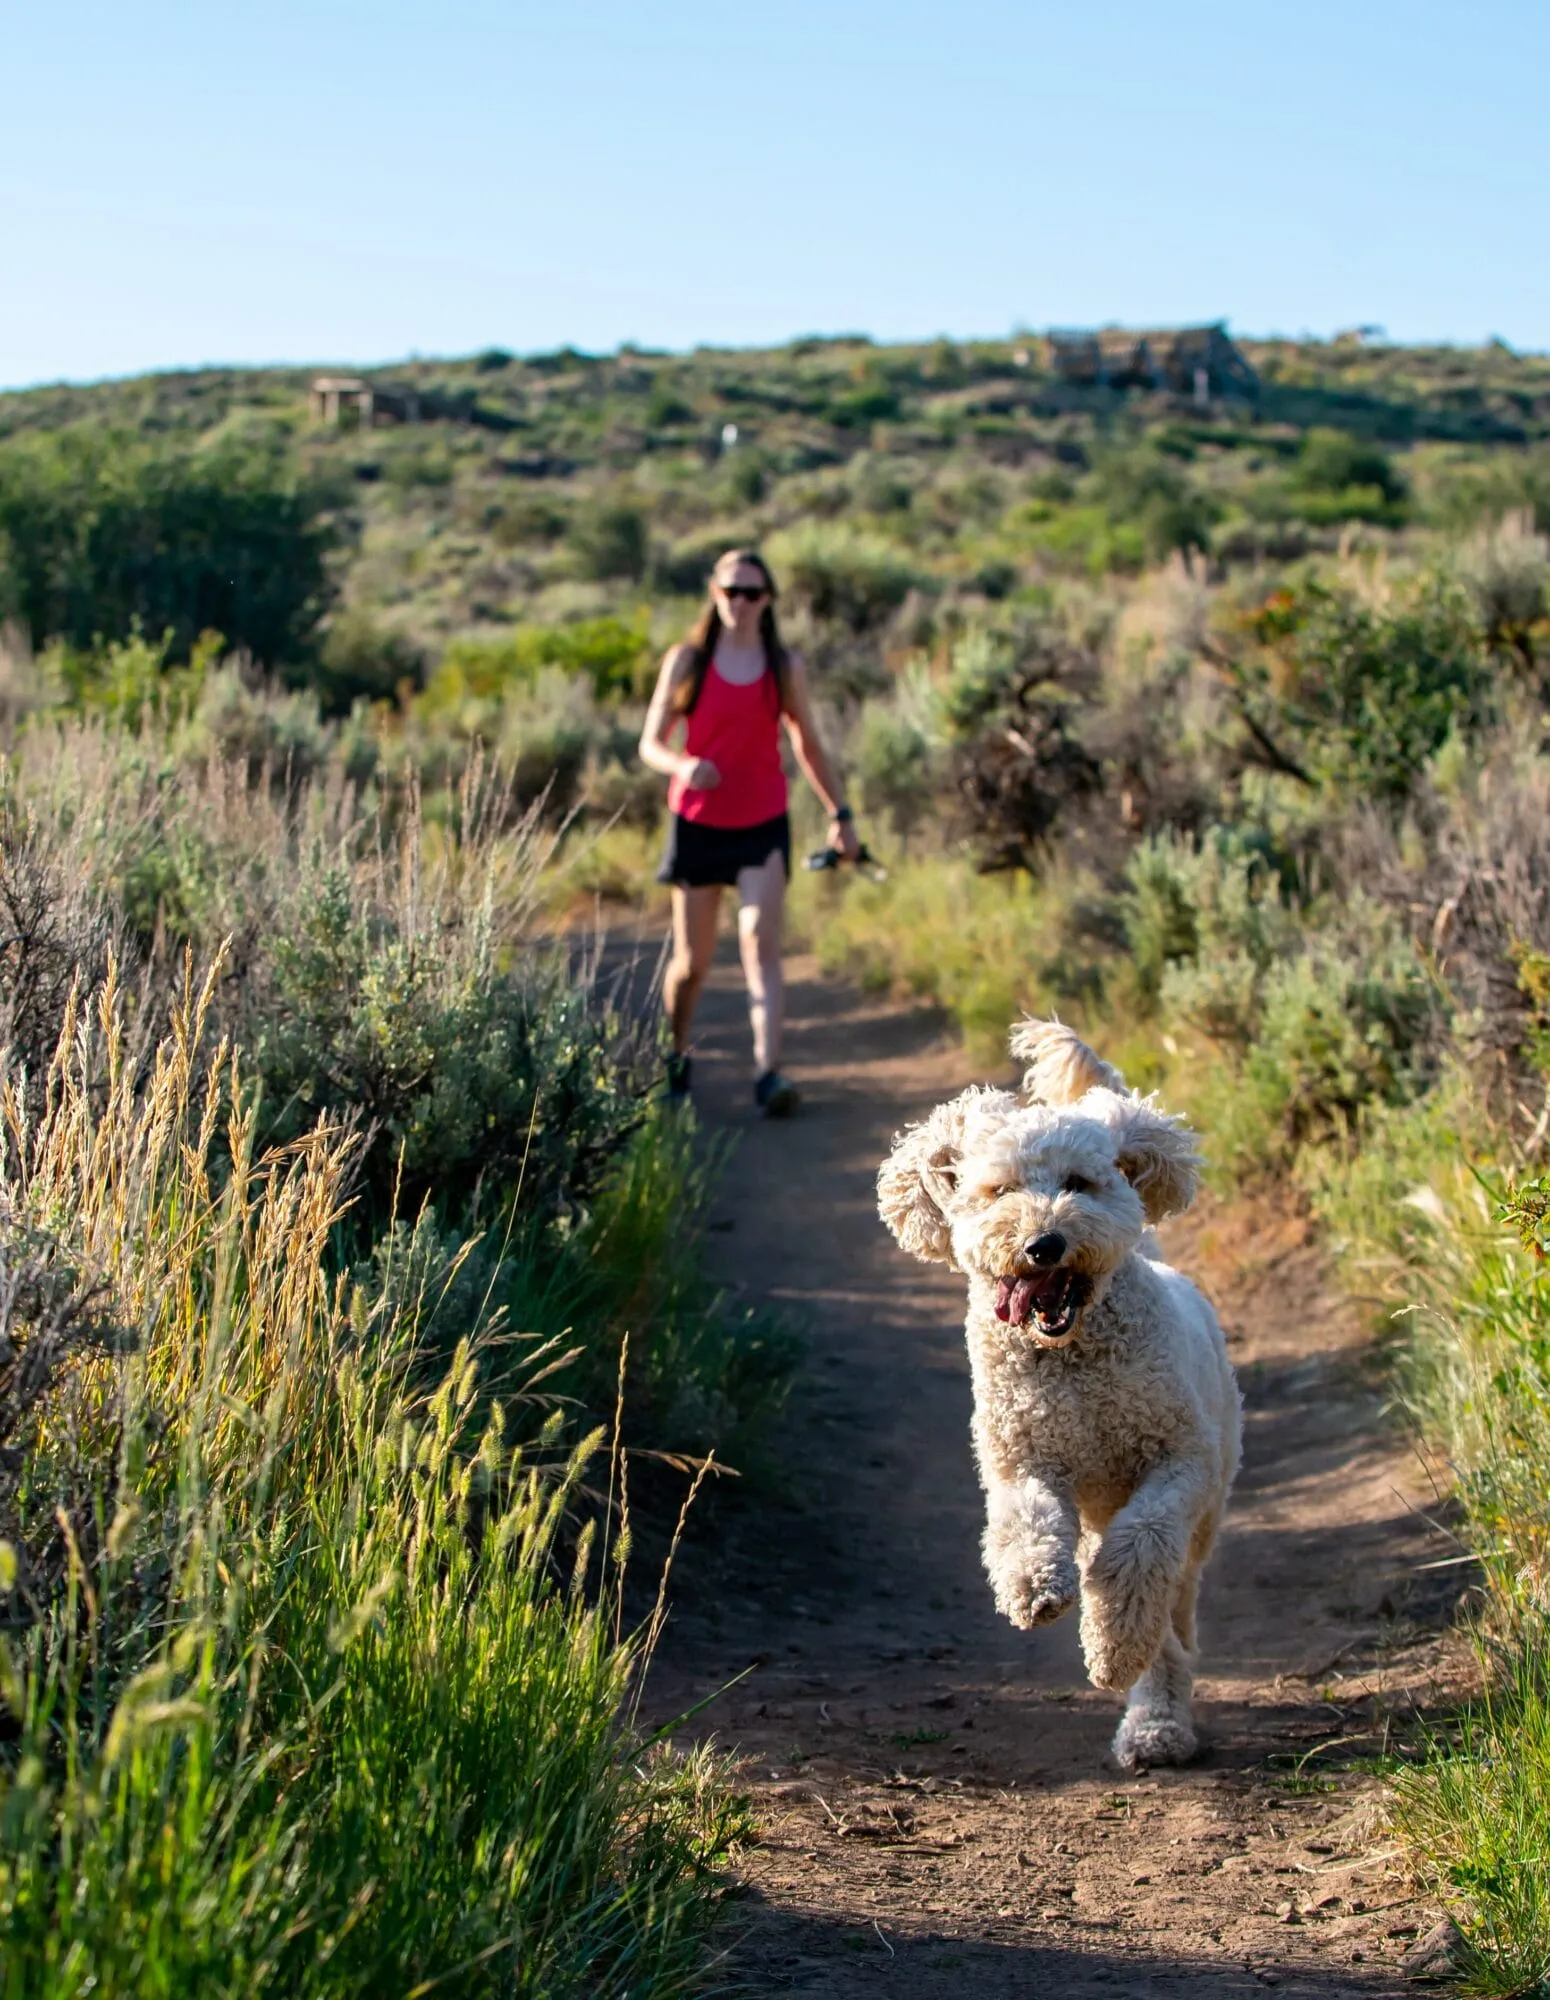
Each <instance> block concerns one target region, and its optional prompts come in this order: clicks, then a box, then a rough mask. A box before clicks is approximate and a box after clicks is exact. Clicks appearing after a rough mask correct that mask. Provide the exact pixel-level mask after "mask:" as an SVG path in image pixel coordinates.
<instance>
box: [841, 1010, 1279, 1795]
mask: <svg viewBox="0 0 1550 2000" xmlns="http://www.w3.org/2000/svg"><path fill="white" fill-rule="evenodd" d="M1011 1047H1012V1053H1013V1055H1014V1056H1016V1057H1018V1058H1019V1059H1021V1060H1022V1061H1023V1062H1024V1063H1025V1064H1026V1066H1027V1067H1026V1071H1025V1074H1024V1078H1023V1088H1022V1092H1021V1094H1020V1095H1019V1094H1017V1093H1014V1092H1012V1091H1009V1090H996V1089H990V1088H975V1089H971V1090H966V1091H965V1092H964V1093H963V1094H962V1096H960V1097H956V1098H954V1099H953V1100H952V1102H951V1103H948V1104H942V1105H939V1106H938V1107H937V1109H936V1110H935V1111H933V1112H932V1113H931V1115H930V1117H929V1118H927V1119H926V1120H925V1121H924V1122H923V1123H922V1124H920V1125H916V1126H912V1127H911V1128H910V1129H909V1130H908V1131H907V1132H904V1133H903V1134H901V1135H900V1137H899V1138H898V1139H897V1140H896V1141H895V1144H894V1149H893V1151H892V1153H891V1154H890V1155H889V1156H888V1158H887V1159H886V1160H885V1161H884V1162H883V1165H882V1168H881V1170H880V1171H879V1174H878V1206H879V1209H880V1211H881V1213H882V1217H883V1220H884V1222H885V1223H886V1224H887V1225H888V1227H889V1229H891V1230H892V1231H893V1234H894V1235H895V1236H896V1237H897V1238H898V1240H899V1242H900V1243H901V1244H902V1245H903V1247H904V1248H905V1249H906V1250H908V1251H910V1252H911V1253H912V1254H913V1255H914V1256H916V1257H920V1258H924V1259H927V1260H931V1261H937V1262H942V1263H947V1264H951V1265H952V1266H953V1267H954V1268H955V1269H957V1270H960V1271H962V1272H963V1273H964V1274H965V1276H966V1277H967V1278H968V1281H969V1311H968V1319H967V1323H966V1333H967V1337H968V1344H969V1357H970V1362H971V1365H972V1368H973V1375H974V1405H975V1407H974V1448H975V1455H976V1457H977V1458H978V1461H979V1469H980V1478H981V1481H982V1483H983V1485H984V1488H985V1497H986V1503H987V1522H986V1528H985V1540H984V1554H985V1567H986V1569H987V1570H988V1572H989V1574H990V1581H991V1585H992V1587H993V1589H994V1591H995V1596H996V1603H997V1605H998V1607H999V1608H1000V1610H1001V1611H1002V1612H1004V1613H1005V1615H1006V1616H1007V1617H1008V1618H1010V1619H1011V1621H1012V1623H1013V1624H1014V1625H1019V1626H1023V1627H1025V1628H1026V1627H1032V1626H1035V1625H1042V1624H1045V1623H1047V1622H1048V1621H1049V1620H1051V1619H1055V1618H1059V1617H1060V1616H1062V1614H1063V1613H1065V1612H1066V1611H1068V1610H1070V1608H1071V1606H1072V1605H1073V1604H1074V1603H1075V1601H1076V1598H1077V1594H1078V1591H1079V1590H1080V1593H1081V1599H1082V1611H1081V1634H1082V1649H1083V1652H1084V1653H1085V1655H1086V1658H1087V1668H1088V1672H1089V1674H1090V1675H1091V1677H1092V1679H1093V1681H1094V1682H1095V1683H1096V1685H1097V1686H1099V1687H1105V1688H1113V1689H1116V1690H1120V1689H1127V1688H1128V1689H1129V1691H1130V1692H1129V1700H1128V1702H1127V1704H1126V1709H1125V1715H1124V1719H1123V1720H1122V1722H1121V1723H1120V1726H1119V1732H1118V1734H1117V1735H1116V1737H1115V1739H1114V1754H1115V1757H1116V1759H1117V1760H1118V1761H1119V1763H1120V1764H1121V1765H1123V1766H1125V1767H1126V1768H1129V1769H1136V1768H1139V1767H1141V1766H1144V1765H1149V1764H1174V1763H1182V1762H1183V1761H1184V1760H1185V1759H1186V1758H1188V1757H1190V1756H1192V1755H1193V1754H1194V1751H1195V1748H1196V1739H1195V1730H1194V1724H1193V1722H1192V1720H1191V1716H1190V1694H1191V1690H1192V1687H1193V1681H1194V1662H1195V1599H1196V1593H1197V1590H1198V1587H1199V1580H1200V1571H1201V1568H1202V1566H1203V1564H1204V1563H1205V1560H1206V1558H1207V1556H1208V1555H1209V1554H1210V1552H1211V1546H1212V1543H1213V1542H1214V1541H1215V1539H1216V1533H1217V1529H1218V1528H1219V1527H1220V1525H1221V1520H1222V1515H1223V1512H1224V1510H1225V1508H1226V1505H1227V1496H1228V1492H1229V1491H1230V1489H1231V1486H1232V1482H1233V1478H1234V1475H1235V1474H1236V1472H1237V1469H1238V1456H1239V1448H1240V1437H1241V1429H1242V1422H1241V1408H1240V1404H1239V1399H1238V1390H1237V1384H1236V1382H1235V1381H1234V1378H1233V1372H1232V1366H1231V1364H1230V1362H1229V1361H1228V1358H1227V1347H1226V1343H1225V1341H1224V1340H1223V1338H1222V1333H1221V1328H1220V1327H1219V1326H1218V1325H1217V1322H1216V1315H1215V1314H1214V1313H1213V1312H1212V1310H1211V1308H1210V1306H1209V1305H1208V1304H1207V1303H1206V1301H1205V1299H1204V1298H1203V1297H1202V1296H1201V1294H1200V1293H1199V1292H1198V1291H1197V1290H1196V1289H1195V1287H1194V1286H1193V1285H1192V1284H1191V1283H1190V1282H1189V1280H1188V1279H1187V1278H1185V1277H1183V1276H1181V1274H1180V1273H1179V1272H1177V1271H1174V1270H1172V1269H1170V1268H1169V1266H1168V1265H1167V1264H1165V1263H1163V1262H1162V1261H1161V1260H1160V1258H1159V1257H1158V1256H1157V1255H1156V1249H1157V1246H1156V1244H1155V1242H1154V1241H1153V1240H1152V1238H1151V1235H1150V1231H1149V1227H1148V1225H1149V1224H1152V1223H1157V1222H1161V1221H1162V1220H1163V1219H1164V1218H1165V1217H1166V1216H1170V1215H1177V1214H1180V1213H1181V1212H1182V1211H1183V1210H1184V1209H1186V1208H1188V1206H1189V1205H1190V1203H1191V1201H1193V1199H1194V1196H1195V1190H1196V1185H1197V1180H1198V1173H1199V1165H1200V1162H1199V1156H1198V1154H1197V1152H1196V1150H1195V1139H1194V1135H1193V1134H1192V1133H1191V1132H1190V1131H1189V1130H1188V1128H1187V1127H1186V1126H1185V1125H1184V1123H1183V1122H1182V1120H1180V1119H1178V1118H1174V1117H1170V1116H1169V1115H1168V1114H1167V1113H1166V1112H1164V1111H1162V1110H1160V1109H1159V1108H1158V1106H1157V1105H1156V1104H1155V1103H1154V1102H1153V1100H1152V1099H1150V1098H1144V1097H1140V1096H1138V1095H1137V1094H1136V1092H1134V1091H1132V1090H1129V1089H1127V1087H1126V1085H1125V1081H1124V1078H1123V1077H1122V1076H1121V1075H1120V1074H1119V1072H1118V1071H1117V1070H1115V1069H1112V1068H1111V1067H1110V1066H1109V1064H1107V1063H1105V1062H1103V1061H1102V1060H1101V1059H1100V1058H1099V1057H1098V1056H1097V1055H1095V1054H1094V1053H1093V1051H1092V1050H1091V1049H1090V1048H1088V1047H1087V1045H1086V1044H1085V1043H1084V1042H1082V1041H1080V1040H1079V1039H1078V1038H1077V1036H1076V1035H1074V1034H1073V1033H1072V1032H1071V1030H1070V1029H1069V1028H1066V1027H1064V1026H1063V1025H1062V1024H1061V1023H1060V1022H1058V1021H1024V1022H1021V1023H1020V1024H1019V1025H1018V1026H1017V1027H1016V1028H1014V1029H1013V1031H1012V1038H1011ZM1035 1246H1037V1247H1038V1248H1039V1249H1040V1255H1038V1256H1037V1257H1030V1255H1029V1252H1030V1250H1032V1249H1033V1248H1035ZM1053 1246H1058V1252H1057V1251H1056V1250H1055V1249H1054V1247H1053ZM1056 1258H1058V1262H1052V1260H1053V1259H1056ZM1051 1285H1053V1286H1054V1287H1055V1289H1054V1291H1052V1292H1051V1293H1050V1296H1051V1297H1054V1298H1057V1299H1059V1300H1060V1301H1062V1302H1063V1304H1064V1310H1063V1311H1061V1312H1060V1313H1057V1314H1056V1315H1055V1316H1054V1318H1053V1320H1046V1318H1045V1316H1044V1309H1043V1307H1042V1305H1041V1306H1039V1307H1038V1308H1037V1310H1035V1308H1034V1307H1033V1306H1032V1305H1029V1304H1028V1301H1029V1300H1030V1299H1032V1298H1042V1297H1043V1296H1044V1292H1043V1291H1040V1290H1038V1289H1036V1288H1038V1287H1046V1288H1047V1287H1050V1286H1051ZM998 1306H999V1309H1000V1316H998ZM1073 1306H1074V1308H1075V1316H1074V1319H1073V1320H1072V1321H1071V1323H1070V1324H1069V1326H1068V1325H1067V1324H1066V1321H1067V1318H1068V1317H1069V1316H1070V1311H1071V1308H1072V1307H1073ZM1019 1307H1021V1308H1022V1309H1023V1311H1024V1315H1025V1323H1024V1324H1022V1325H1018V1324H1012V1323H1010V1322H1011V1319H1012V1318H1013V1317H1015V1316H1016V1313H1017V1310H1018V1309H1019ZM1051 1327H1053V1329H1054V1330H1053V1331H1051V1330H1050V1329H1051Z"/></svg>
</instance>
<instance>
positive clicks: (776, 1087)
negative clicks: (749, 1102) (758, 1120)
mask: <svg viewBox="0 0 1550 2000" xmlns="http://www.w3.org/2000/svg"><path fill="white" fill-rule="evenodd" d="M753 1101H754V1103H755V1104H756V1105H757V1106H758V1108H759V1115H760V1116H761V1117H762V1118H789V1117H790V1116H791V1114H792V1112H793V1111H795V1110H796V1108H797V1105H798V1103H799V1102H800V1100H799V1099H798V1097H797V1087H796V1085H795V1084H794V1083H787V1081H786V1079H785V1078H784V1077H783V1076H782V1075H781V1073H780V1071H779V1070H776V1069H767V1070H766V1071H765V1072H764V1074H763V1076H761V1077H760V1079H759V1081H758V1082H757V1083H756V1084H755V1085H754V1087H753Z"/></svg>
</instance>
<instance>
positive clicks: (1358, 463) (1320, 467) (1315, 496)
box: [1292, 428, 1409, 522]
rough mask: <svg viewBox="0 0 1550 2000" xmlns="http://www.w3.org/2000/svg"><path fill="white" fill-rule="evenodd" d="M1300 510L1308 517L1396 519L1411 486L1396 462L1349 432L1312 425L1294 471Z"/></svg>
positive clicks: (1294, 483)
mask: <svg viewBox="0 0 1550 2000" xmlns="http://www.w3.org/2000/svg"><path fill="white" fill-rule="evenodd" d="M1292 484H1293V490H1294V492H1295V494H1296V502H1297V510H1298V512H1299V513H1301V514H1302V516H1303V518H1304V519H1305V520H1309V521H1314V522H1318V521H1346V520H1370V521H1394V520H1398V519H1400V518H1402V512H1403V503H1404V501H1405V500H1406V499H1407V497H1408V493H1409V489H1408V487H1407V486H1406V483H1405V481H1404V480H1403V479H1402V478H1401V476H1400V474H1399V473H1398V472H1397V471H1396V470H1395V467H1394V464H1393V461H1392V460H1391V459H1390V458H1389V457H1388V456H1387V455H1386V454H1385V453H1384V452H1382V451H1380V450H1378V448H1377V447H1376V446H1375V445H1370V444H1362V443H1360V442H1359V441H1358V440H1357V439H1356V438H1353V437H1350V436H1348V435H1347V433H1346V432H1344V431H1336V430H1323V429H1319V428H1315V429H1313V430H1310V431H1309V432H1308V433H1307V435H1306V436H1305V437H1304V438H1303V440H1302V444H1301V445H1300V447H1299V448H1298V453H1297V460H1296V464H1295V466H1294V468H1293V474H1292Z"/></svg>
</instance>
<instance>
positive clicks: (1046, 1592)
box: [991, 1556, 1077, 1632]
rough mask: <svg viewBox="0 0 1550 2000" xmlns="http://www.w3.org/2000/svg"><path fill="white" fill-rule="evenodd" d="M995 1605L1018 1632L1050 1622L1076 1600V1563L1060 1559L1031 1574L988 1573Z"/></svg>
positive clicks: (1063, 1612)
mask: <svg viewBox="0 0 1550 2000" xmlns="http://www.w3.org/2000/svg"><path fill="white" fill-rule="evenodd" d="M991 1582H992V1584H993V1585H994V1588H995V1593H996V1609H997V1610H998V1611H999V1612H1000V1613H1001V1615H1002V1617H1003V1618H1009V1619H1010V1620H1011V1622H1012V1623H1013V1624H1014V1625H1015V1626H1016V1627H1017V1629H1018V1630H1019V1631H1020V1632H1031V1631H1032V1630H1033V1629H1034V1627H1035V1626H1036V1625H1052V1624H1053V1623H1054V1621H1055V1620H1056V1619H1057V1618H1063V1617H1064V1616H1065V1614H1066V1613H1067V1612H1068V1611H1069V1610H1070V1609H1071V1607H1072V1605H1073V1604H1075V1602H1076V1584H1077V1577H1076V1564H1075V1563H1074V1562H1073V1561H1072V1560H1071V1558H1070V1557H1069V1556H1068V1557H1066V1558H1065V1559H1064V1561H1062V1562H1060V1563H1056V1564H1054V1565H1052V1566H1051V1567H1050V1568H1047V1569H1040V1570H1037V1571H1035V1572H1033V1573H1032V1574H1027V1573H1023V1574H1014V1575H1001V1576H992V1578H991Z"/></svg>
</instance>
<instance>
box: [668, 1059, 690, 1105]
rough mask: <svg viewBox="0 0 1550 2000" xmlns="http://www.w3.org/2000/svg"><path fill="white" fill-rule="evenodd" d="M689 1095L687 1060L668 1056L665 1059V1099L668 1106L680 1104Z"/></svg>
mask: <svg viewBox="0 0 1550 2000" xmlns="http://www.w3.org/2000/svg"><path fill="white" fill-rule="evenodd" d="M688 1095H689V1058H688V1057H687V1056H680V1055H670V1056H669V1057H668V1059H667V1097H668V1102H669V1103H670V1104H682V1103H683V1102H684V1101H685V1100H686V1099H687V1097H688Z"/></svg>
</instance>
